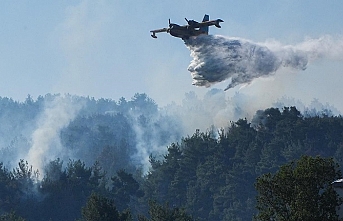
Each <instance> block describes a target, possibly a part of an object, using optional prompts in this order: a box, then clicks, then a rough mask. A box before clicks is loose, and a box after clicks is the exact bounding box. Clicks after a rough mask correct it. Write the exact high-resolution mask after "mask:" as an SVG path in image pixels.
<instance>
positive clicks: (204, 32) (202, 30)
mask: <svg viewBox="0 0 343 221" xmlns="http://www.w3.org/2000/svg"><path fill="white" fill-rule="evenodd" d="M209 20H210V16H209V15H206V14H205V15H204V18H203V19H202V21H203V22H204V21H209ZM200 30H201V32H202V33H203V34H206V35H208V26H204V27H201V28H200Z"/></svg>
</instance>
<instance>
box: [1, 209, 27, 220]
mask: <svg viewBox="0 0 343 221" xmlns="http://www.w3.org/2000/svg"><path fill="white" fill-rule="evenodd" d="M0 221H25V219H23V218H22V217H20V216H18V215H17V214H16V213H15V212H13V211H12V212H10V213H6V214H3V215H1V216H0Z"/></svg>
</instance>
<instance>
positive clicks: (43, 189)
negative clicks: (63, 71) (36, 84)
mask: <svg viewBox="0 0 343 221" xmlns="http://www.w3.org/2000/svg"><path fill="white" fill-rule="evenodd" d="M52 99H53V96H46V97H44V98H39V99H38V100H37V101H33V100H32V98H30V97H29V98H28V99H27V101H26V102H25V104H21V103H17V102H14V101H11V100H6V99H1V98H0V110H1V111H2V112H1V111H0V116H1V117H2V118H4V119H6V116H12V114H13V113H10V112H8V111H7V112H6V105H7V106H10V107H13V108H14V109H18V110H19V109H20V110H21V109H23V110H28V109H25V108H28V107H30V110H31V112H30V114H29V115H30V116H37V114H38V113H39V110H40V109H42V105H43V104H44V102H43V101H45V100H52ZM77 99H81V100H82V101H83V102H85V103H86V104H87V105H86V106H87V108H83V109H82V110H81V111H80V113H81V114H80V115H79V116H78V117H76V119H74V120H73V121H72V122H70V124H69V125H68V126H67V127H66V128H64V129H63V130H62V131H61V134H60V139H61V143H62V145H63V146H65V147H66V148H68V150H70V151H72V152H73V153H74V154H75V156H78V157H80V158H79V160H78V159H73V160H70V161H67V162H66V165H63V161H62V160H60V159H56V160H54V161H51V162H50V163H49V164H48V165H47V166H46V168H45V169H44V171H39V172H42V173H43V174H41V176H42V180H39V179H37V177H38V173H36V172H35V171H33V170H32V168H31V166H29V163H30V162H25V161H24V160H21V161H20V162H19V164H18V166H17V168H15V169H14V170H10V171H9V170H7V169H6V168H5V167H4V166H3V164H2V163H0V210H1V212H2V213H10V212H11V211H12V210H14V211H16V212H17V214H18V215H20V216H22V217H24V218H25V219H27V220H35V221H40V220H66V221H68V220H75V219H79V218H80V217H81V215H82V214H81V213H80V211H81V207H82V206H85V205H86V203H87V201H89V197H90V195H91V193H92V192H94V193H96V194H97V195H99V194H100V195H102V196H106V197H108V200H109V201H106V200H107V199H106V200H105V201H106V202H107V203H106V202H105V201H104V200H103V199H99V201H96V200H94V202H96V203H95V204H92V205H94V207H93V208H95V210H94V211H96V210H101V207H102V206H101V205H104V207H107V206H109V205H112V204H113V202H114V204H113V205H115V208H116V209H117V210H118V213H119V214H120V212H122V211H125V210H126V209H130V210H131V212H132V214H133V215H132V216H133V217H135V215H136V214H145V216H146V217H149V216H148V211H149V203H148V202H149V201H150V200H154V201H156V204H155V205H151V206H150V210H151V214H165V215H166V216H167V217H173V214H180V213H181V214H182V213H185V214H186V216H185V217H186V218H187V217H188V218H189V216H190V215H191V216H192V217H194V218H196V219H197V220H223V221H226V220H230V221H231V220H251V219H252V217H253V214H256V213H257V210H256V208H255V206H256V203H255V197H256V196H257V191H256V189H255V188H254V183H255V181H256V178H257V177H261V176H262V175H263V174H275V173H276V172H277V171H279V170H280V166H282V165H285V164H286V165H288V164H287V163H289V162H290V161H292V160H298V159H299V157H300V156H302V155H306V156H318V155H319V156H321V157H333V158H334V159H335V162H338V163H339V164H340V166H342V165H343V160H342V159H343V157H342V156H343V134H342V131H343V118H342V117H340V116H339V117H333V116H331V115H330V116H329V115H322V116H315V117H308V116H307V117H305V116H303V115H301V114H300V112H299V111H298V110H297V109H296V108H295V107H289V108H288V107H285V108H283V109H281V110H279V109H277V108H269V109H266V110H264V111H258V112H257V113H256V115H255V117H254V119H253V120H252V121H251V122H249V121H248V120H247V119H240V120H238V121H236V122H230V125H229V126H228V127H227V128H222V129H221V130H220V131H216V130H215V129H214V128H213V127H212V128H211V129H210V130H209V131H207V132H201V131H199V130H197V131H196V132H195V133H194V134H193V135H191V136H188V137H185V138H183V139H180V140H179V139H178V138H179V136H178V135H179V134H180V133H181V132H180V131H178V128H180V127H178V126H177V122H176V123H175V122H174V121H173V120H172V119H171V118H170V117H168V116H164V117H160V118H158V119H156V114H158V108H157V105H156V104H155V103H154V102H153V101H152V100H151V99H149V98H148V97H147V96H146V95H145V94H137V95H135V96H134V98H132V100H130V101H126V100H125V99H124V98H122V99H120V101H119V102H118V103H116V102H114V101H111V100H105V99H102V100H95V99H94V98H77ZM108 110H110V111H109V112H108ZM22 113H23V114H25V111H22ZM13 116H14V115H13ZM13 116H12V117H13ZM18 119H20V120H23V119H25V117H23V116H22V117H18ZM18 125H20V123H19V121H16V120H14V121H13V125H11V126H10V127H9V129H8V130H13V131H16V130H17V129H18ZM165 125H168V127H165ZM137 128H138V129H139V131H140V141H139V142H142V144H144V146H150V145H158V146H164V145H167V144H166V143H167V142H169V139H170V138H171V137H173V139H174V138H175V140H176V141H179V143H172V144H170V145H169V146H168V150H167V152H166V154H165V155H164V156H162V157H161V156H155V155H151V156H150V163H151V169H150V170H149V172H148V173H147V174H145V175H144V176H143V175H142V174H141V173H140V172H139V168H138V172H137V168H136V167H134V165H133V164H132V156H134V154H135V153H136V151H137V149H136V145H137V140H136V130H137ZM166 128H169V129H166ZM0 132H1V133H4V131H1V128H0ZM16 140H17V142H13V144H11V145H10V146H9V148H7V149H6V148H4V149H1V150H0V152H1V153H0V156H1V157H3V158H1V159H0V160H4V159H7V157H8V156H12V155H11V154H13V151H15V149H14V148H16V145H18V144H19V143H23V144H24V146H25V145H26V146H27V145H29V144H28V140H25V139H24V138H23V139H21V138H20V137H17V138H16ZM168 144H169V143H168ZM10 150H11V151H12V152H11V151H10ZM95 160H96V163H95V164H93V163H94V162H95ZM92 164H93V166H89V165H92ZM295 165H298V164H293V166H295ZM285 167H286V166H285ZM307 167H308V165H307V164H304V166H303V167H302V168H307ZM311 168H312V167H311ZM293 169H294V167H289V170H288V171H293ZM322 169H323V168H322V167H313V170H318V171H320V170H322ZM304 170H305V169H304ZM304 170H300V169H299V170H297V171H298V172H297V173H304V172H303V171H304ZM285 171H287V170H285ZM289 174H290V175H292V174H293V172H292V173H290V172H287V173H286V172H285V173H284V177H287V176H288V175H289ZM290 175H289V176H290ZM292 176H293V175H292ZM313 176H314V175H313ZM308 177H312V175H311V174H309V175H308ZM267 178H268V176H267V175H266V179H267ZM272 178H273V177H272V175H270V178H268V179H272ZM268 179H267V180H268ZM308 179H310V178H308ZM311 179H312V178H311ZM331 179H333V178H332V177H331V175H330V176H328V177H327V180H326V181H327V182H332V181H333V180H331ZM301 182H303V183H304V185H305V184H306V185H310V183H308V181H306V179H305V180H304V181H301ZM306 182H307V183H306ZM284 183H287V182H286V181H284ZM289 185H293V183H290V184H289ZM324 187H326V186H324ZM324 187H323V189H324ZM286 189H287V188H286ZM287 191H289V190H288V189H287ZM311 191H312V189H311V188H310V189H309V190H308V194H305V195H301V194H300V195H299V198H305V199H306V198H309V195H310V193H311V194H312V192H311ZM320 193H324V192H320ZM326 193H327V194H326ZM325 194H326V195H325ZM325 194H324V195H322V198H325V199H331V198H330V197H326V196H330V194H331V193H330V191H328V192H325ZM285 195H286V194H285ZM287 196H288V195H287ZM292 197H294V196H292ZM295 198H296V197H295ZM100 202H105V203H104V204H101V203H100ZM166 202H168V204H166ZM97 203H98V204H97ZM309 204H310V203H309ZM95 205H100V206H98V207H97V206H95ZM161 205H163V206H161ZM168 205H170V206H168ZM298 207H299V208H300V206H298ZM56 208H59V209H56ZM110 208H112V207H110V206H109V207H108V209H110ZM177 208H184V209H182V210H181V209H177ZM174 210H175V211H174ZM303 210H304V211H305V210H309V209H308V208H307V207H304V208H303ZM163 211H164V212H163ZM180 211H181V212H180ZM309 211H310V210H309ZM187 214H189V215H187ZM175 216H176V215H175ZM175 216H174V218H175ZM146 217H145V218H144V217H143V216H141V219H150V218H152V217H153V216H152V217H150V218H146ZM181 217H182V216H181Z"/></svg>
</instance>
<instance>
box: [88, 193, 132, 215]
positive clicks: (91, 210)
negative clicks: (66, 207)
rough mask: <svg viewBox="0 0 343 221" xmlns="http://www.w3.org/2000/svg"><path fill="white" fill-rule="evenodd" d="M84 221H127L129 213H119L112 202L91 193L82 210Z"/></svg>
mask: <svg viewBox="0 0 343 221" xmlns="http://www.w3.org/2000/svg"><path fill="white" fill-rule="evenodd" d="M82 220H84V221H129V220H132V219H131V215H130V213H129V212H123V213H119V212H118V210H117V208H116V207H115V205H114V202H113V200H109V199H107V198H105V197H102V196H100V195H97V194H94V193H92V195H91V196H90V197H89V199H88V201H87V204H86V206H85V207H83V208H82Z"/></svg>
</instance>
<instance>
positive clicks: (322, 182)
mask: <svg viewBox="0 0 343 221" xmlns="http://www.w3.org/2000/svg"><path fill="white" fill-rule="evenodd" d="M340 177H341V173H340V171H339V170H338V165H337V164H336V163H335V162H334V160H333V159H332V158H321V157H315V158H313V157H308V156H304V157H302V158H301V159H300V160H298V161H297V162H292V163H289V164H286V165H284V166H281V167H280V170H279V171H278V172H277V173H276V174H271V173H268V174H264V175H262V176H260V177H259V178H258V179H257V183H256V189H257V191H258V196H257V209H258V210H259V213H258V215H257V216H256V219H257V220H280V221H296V220H313V221H316V220H318V221H322V220H337V218H338V217H337V215H336V207H337V206H338V205H340V203H341V201H340V200H339V198H338V195H337V193H336V192H335V191H334V190H333V187H332V185H331V183H332V181H333V180H336V179H338V178H340Z"/></svg>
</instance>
